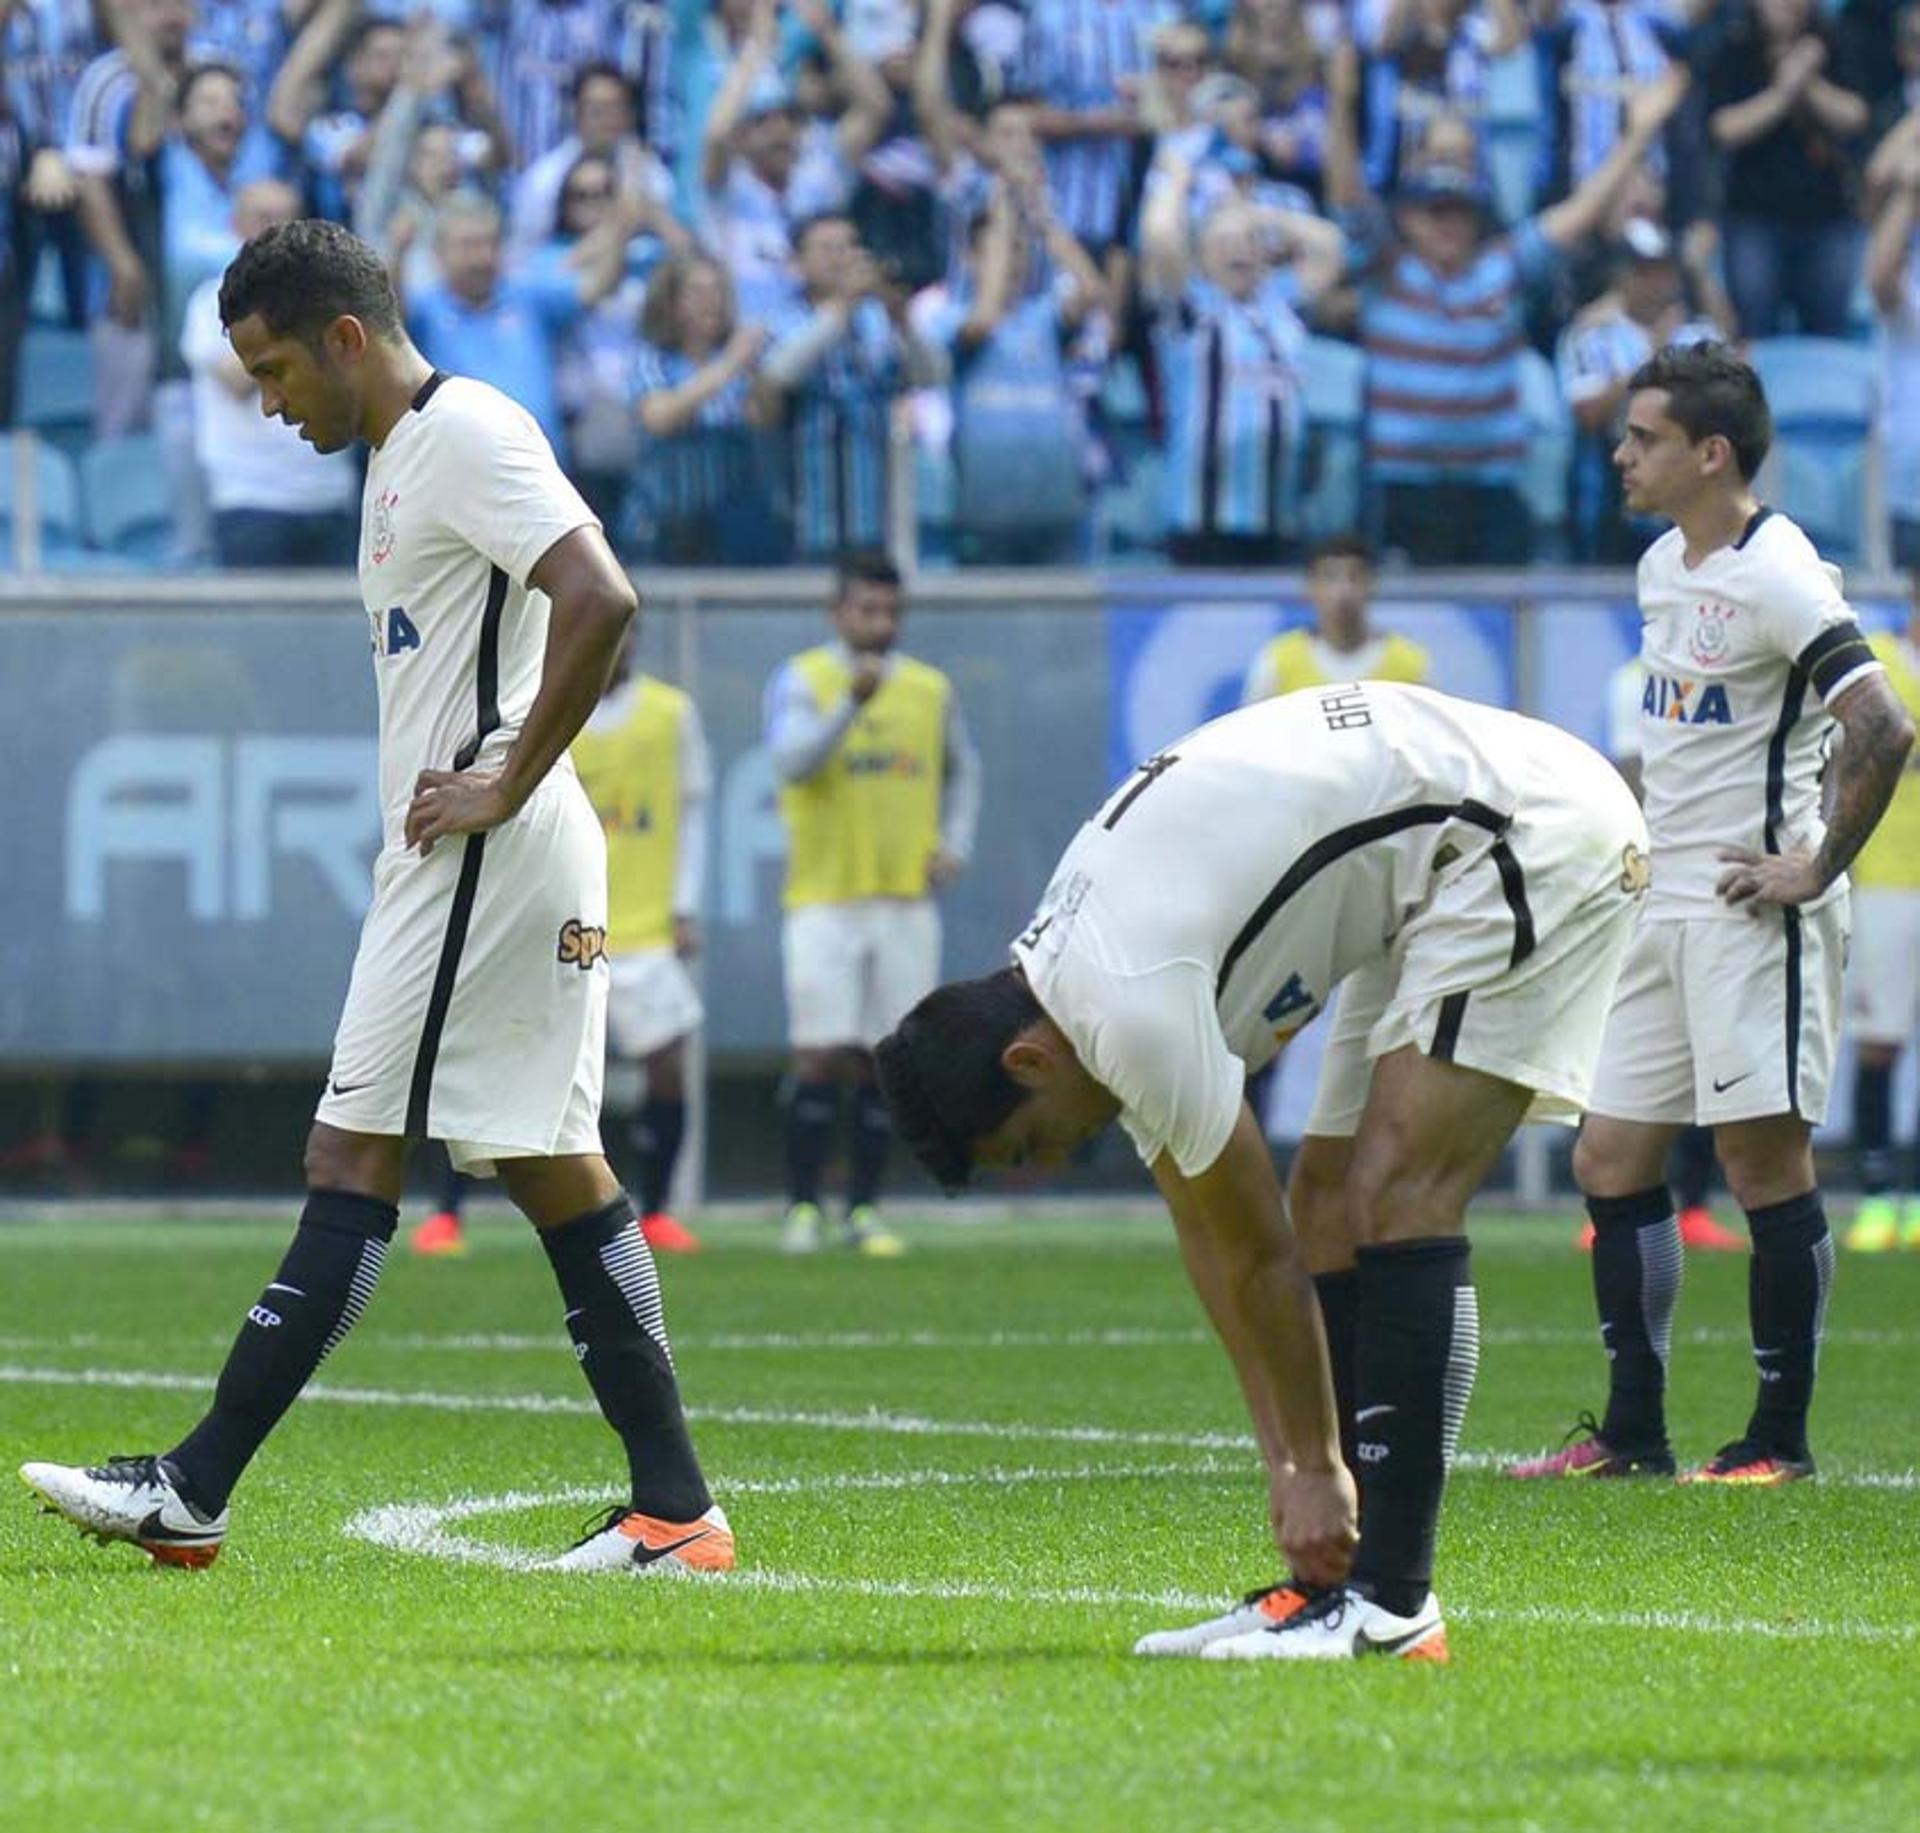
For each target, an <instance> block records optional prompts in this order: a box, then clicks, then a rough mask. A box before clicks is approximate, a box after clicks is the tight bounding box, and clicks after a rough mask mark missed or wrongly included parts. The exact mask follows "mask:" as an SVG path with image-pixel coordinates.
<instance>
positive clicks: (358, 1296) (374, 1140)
mask: <svg viewBox="0 0 1920 1833" xmlns="http://www.w3.org/2000/svg"><path fill="white" fill-rule="evenodd" d="M406 1165H407V1142H406V1141H405V1140H402V1139H393V1138H386V1137H380V1136H376V1135H373V1134H366V1133H348V1132H343V1131H341V1130H340V1129H339V1128H337V1127H330V1126H327V1125H325V1124H324V1123H321V1122H316V1123H315V1124H314V1127H313V1130H312V1132H311V1133H310V1134H309V1135H308V1139H307V1152H306V1173H307V1201H306V1206H305V1208H304V1209H303V1210H302V1212H301V1216H300V1226H299V1228H298V1229H297V1230H296V1231H295V1234H294V1237H293V1241H292V1243H291V1245H290V1246H289V1247H288V1249H287V1252H286V1255H285V1257H284V1258H283V1259H282V1260H281V1262H280V1265H279V1268H278V1270H277V1271H276V1272H275V1274H274V1276H273V1278H272V1279H271V1280H270V1281H269V1282H268V1284H267V1286H266V1289H265V1290H264V1291H263V1292H262V1293H261V1294H260V1297H259V1300H258V1302H257V1303H255V1304H254V1305H253V1307H252V1308H251V1309H250V1310H249V1311H248V1312H247V1315H246V1317H245V1319H244V1320H243V1321H242V1323H241V1326H240V1334H239V1335H238V1336H237V1337H236V1338H235V1339H234V1344H233V1348H232V1349H231V1350H229V1351H228V1352H227V1360H226V1363H225V1365H224V1366H223V1367H222V1369H221V1371H220V1379H219V1382H218V1384H217V1385H216V1387H215V1389H214V1398H213V1405H212V1407H211V1408H209V1410H208V1411H207V1413H206V1415H205V1417H204V1418H202V1419H201V1421H200V1423H199V1424H198V1425H196V1426H195V1427H194V1428H193V1430H192V1431H191V1432H189V1433H188V1434H187V1436H186V1437H185V1438H184V1439H182V1440H181V1441H180V1443H179V1444H177V1445H176V1446H174V1448H173V1449H172V1450H171V1451H168V1452H164V1453H162V1454H161V1455H160V1456H158V1457H154V1456H143V1457H136V1458H116V1459H113V1460H112V1461H110V1462H109V1463H106V1464H102V1465H96V1466H93V1467H90V1468H87V1469H75V1468H70V1467H68V1466H64V1465H56V1464H29V1465H27V1466H25V1467H24V1469H23V1470H22V1472H21V1475H22V1476H23V1477H25V1478H26V1480H27V1482H28V1483H29V1484H31V1485H32V1487H33V1488H34V1489H35V1490H36V1491H37V1492H38V1493H39V1494H40V1495H41V1496H42V1497H44V1498H45V1500H46V1501H47V1502H48V1503H50V1504H51V1505H52V1506H53V1507H54V1508H56V1509H57V1510H58V1511H59V1512H60V1513H61V1514H64V1515H65V1516H67V1518H68V1519H69V1520H71V1521H74V1522H76V1523H78V1524H79V1525H80V1526H81V1527H83V1528H85V1529H86V1530H87V1531H89V1532H91V1533H94V1534H96V1535H98V1536H99V1537H100V1538H101V1539H103V1540H127V1541H132V1542H133V1543H134V1544H135V1545H137V1546H140V1547H143V1548H144V1549H145V1550H146V1551H147V1552H148V1553H150V1554H151V1555H152V1556H153V1558H154V1559H155V1560H157V1561H160V1562H161V1563H163V1564H166V1565H181V1566H205V1565H210V1564H211V1563H212V1562H213V1560H214V1558H215V1556H216V1555H217V1554H218V1553H219V1551H220V1546H221V1543H222V1542H223V1541H224V1539H225V1538H226V1529H227V1498H228V1497H229V1496H230V1495H231V1494H232V1491H233V1488H234V1485H235V1484H236V1483H237V1482H238V1481H239V1480H240V1476H241V1473H242V1472H243V1471H244V1470H245V1469H246V1467H247V1465H248V1464H249V1463H250V1462H251V1461H252V1459H253V1456H254V1454H255V1453H256V1452H257V1451H258V1450H259V1449H260V1447H261V1445H262V1444H264V1443H265V1442H266V1438H267V1435H268V1434H269V1433H270V1432H272V1430H273V1429H274V1427H275V1426H276V1425H278V1424H279V1422H280V1419H281V1418H282V1416H283V1415H284V1414H285V1413H286V1411H287V1409H288V1408H289V1407H290V1406H292V1404H293V1403H294V1401H295V1400H296V1399H298V1398H299V1395H300V1391H301V1389H303V1388H304V1387H305V1386H306V1385H307V1382H308V1381H309V1380H310V1379H311V1378H312V1376H313V1372H314V1370H315V1369H317V1368H318V1367H319V1366H320V1363H321V1362H322V1361H323V1360H324V1359H325V1358H326V1356H327V1355H328V1354H329V1353H330V1352H331V1351H332V1350H333V1349H334V1347H335V1346H336V1345H337V1344H338V1343H339V1342H340V1341H341V1339H342V1338H344V1337H345V1336H346V1334H347V1332H348V1331H349V1330H351V1329H352V1328H353V1326H354V1325H355V1324H356V1323H358V1322H359V1320H360V1316H361V1313H362V1312H363V1311H365V1309H366V1306H367V1301H368V1300H369V1299H370V1298H372V1296H373V1290H374V1287H375V1286H376V1285H377V1284H378V1283H379V1279H380V1270H381V1267H382V1265H383V1264H384V1263H385V1260H386V1253H387V1246H388V1243H389V1242H391V1241H392V1239H393V1232H394V1229H395V1227H396V1225H397V1224H398V1222H399V1219H400V1211H399V1198H400V1189H401V1185H402V1182H403V1181H404V1179H405V1176H406Z"/></svg>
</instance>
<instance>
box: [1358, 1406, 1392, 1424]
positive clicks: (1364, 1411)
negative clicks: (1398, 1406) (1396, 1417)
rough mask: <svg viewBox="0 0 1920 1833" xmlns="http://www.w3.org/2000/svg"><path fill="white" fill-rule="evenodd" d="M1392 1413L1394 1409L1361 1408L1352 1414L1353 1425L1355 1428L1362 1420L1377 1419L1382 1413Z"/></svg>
mask: <svg viewBox="0 0 1920 1833" xmlns="http://www.w3.org/2000/svg"><path fill="white" fill-rule="evenodd" d="M1393 1411H1395V1409H1394V1408H1392V1407H1362V1408H1361V1409H1360V1411H1359V1412H1357V1413H1356V1414H1354V1416H1353V1423H1354V1424H1355V1425H1356V1426H1357V1425H1359V1424H1360V1423H1361V1421H1362V1420H1368V1419H1378V1418H1379V1417H1380V1415H1381V1414H1382V1413H1391V1412H1393Z"/></svg>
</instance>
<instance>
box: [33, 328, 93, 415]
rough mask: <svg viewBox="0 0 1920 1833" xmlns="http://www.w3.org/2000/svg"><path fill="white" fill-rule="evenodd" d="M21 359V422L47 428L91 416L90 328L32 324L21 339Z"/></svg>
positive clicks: (91, 356) (91, 365)
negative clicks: (87, 332)
mask: <svg viewBox="0 0 1920 1833" xmlns="http://www.w3.org/2000/svg"><path fill="white" fill-rule="evenodd" d="M19 364H20V366H19V378H20V386H19V390H18V393H17V395H16V397H15V399H16V402H17V417H18V419H19V422H20V424H21V425H22V426H30V427H33V428H34V429H35V430H36V431H46V430H49V429H55V428H67V427H74V428H79V427H85V426H87V425H89V424H90V423H91V422H92V420H93V352H92V350H91V348H90V347H89V346H88V343H87V334H86V332H84V331H70V330H67V329H66V328H65V327H63V326H59V325H34V326H31V327H30V328H29V329H28V331H27V334H26V336H24V337H23V338H22V339H21V340H20V358H19Z"/></svg>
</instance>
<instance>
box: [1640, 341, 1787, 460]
mask: <svg viewBox="0 0 1920 1833" xmlns="http://www.w3.org/2000/svg"><path fill="white" fill-rule="evenodd" d="M1627 388H1628V391H1629V392H1630V393H1636V394H1637V393H1638V392H1639V391H1640V390H1641V389H1643V388H1657V389H1660V390H1662V391H1664V393H1665V394H1666V397H1667V417H1668V418H1669V419H1670V420H1672V421H1673V422H1674V424H1675V425H1676V426H1678V427H1679V428H1680V429H1681V431H1683V432H1684V433H1685V434H1686V436H1687V437H1688V438H1689V439H1690V440H1692V441H1693V443H1694V444H1695V445H1698V444H1699V443H1700V442H1701V440H1703V439H1711V438H1713V437H1714V435H1715V434H1718V435H1719V436H1720V437H1721V438H1722V439H1724V440H1725V441H1726V442H1727V444H1728V445H1730V446H1731V447H1732V448H1733V462H1734V464H1735V465H1736V466H1737V467H1738V468H1739V471H1740V476H1741V480H1742V481H1743V482H1748V483H1750V482H1751V481H1752V480H1753V476H1754V474H1755V473H1756V472H1757V471H1758V470H1759V469H1760V466H1761V465H1762V463H1763V462H1764V461H1765V459H1766V456H1767V449H1768V448H1769V447H1770V446H1771V445H1772V444H1773V410H1772V409H1771V408H1769V407H1768V406H1767V395H1766V390H1765V389H1763V388H1762V387H1761V386H1760V378H1759V376H1757V375H1756V374H1755V373H1754V371H1753V366H1752V365H1751V364H1749V363H1743V362H1742V361H1741V360H1740V359H1739V357H1737V356H1736V355H1734V353H1733V351H1732V350H1730V349H1729V348H1728V347H1727V346H1726V345H1725V344H1716V343H1705V344H1683V345H1681V346H1680V347H1679V348H1678V349H1668V350H1661V351H1657V352H1656V353H1655V354H1654V355H1652V356H1650V357H1649V358H1648V359H1647V360H1646V361H1645V362H1644V363H1642V364H1641V365H1640V367H1639V368H1638V369H1636V370H1635V371H1634V372H1633V374H1632V376H1631V377H1630V378H1629V379H1628V382H1627Z"/></svg>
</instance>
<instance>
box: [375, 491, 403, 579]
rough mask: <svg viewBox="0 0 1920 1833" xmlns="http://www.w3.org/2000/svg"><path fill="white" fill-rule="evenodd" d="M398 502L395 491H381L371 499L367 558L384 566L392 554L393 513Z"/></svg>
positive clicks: (376, 564)
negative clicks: (371, 516)
mask: <svg viewBox="0 0 1920 1833" xmlns="http://www.w3.org/2000/svg"><path fill="white" fill-rule="evenodd" d="M399 501H400V492H399V491H397V490H383V491H381V492H380V494H379V495H378V496H377V497H375V498H374V499H373V523H372V526H371V527H370V528H369V529H368V531H367V558H368V559H369V560H370V561H372V562H373V564H374V565H375V566H385V565H386V563H387V560H388V557H389V556H390V555H391V554H392V553H393V540H394V534H393V512H394V509H395V508H396V507H397V505H398V504H399Z"/></svg>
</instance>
